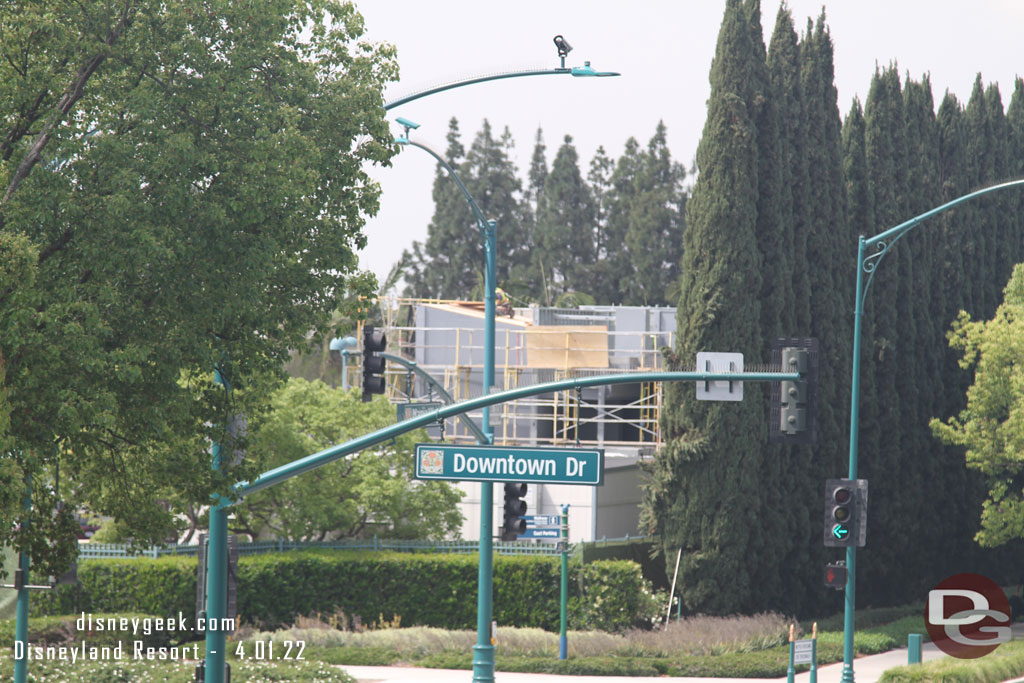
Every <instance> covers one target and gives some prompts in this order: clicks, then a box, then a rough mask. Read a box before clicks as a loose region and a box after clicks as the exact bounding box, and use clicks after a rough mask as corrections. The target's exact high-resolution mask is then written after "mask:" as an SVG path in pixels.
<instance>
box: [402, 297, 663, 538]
mask: <svg viewBox="0 0 1024 683" xmlns="http://www.w3.org/2000/svg"><path fill="white" fill-rule="evenodd" d="M384 308H385V309H386V310H387V312H388V313H387V320H386V321H385V327H386V330H387V335H388V351H389V352H390V353H393V354H397V355H401V356H402V357H403V358H405V359H407V360H408V361H411V362H414V363H416V366H417V368H418V369H419V370H422V371H424V372H425V373H426V374H428V375H429V376H430V379H429V380H428V379H424V378H422V377H421V376H420V375H419V373H414V372H412V371H410V370H407V369H405V368H402V367H401V366H400V365H398V364H397V363H389V366H388V391H389V396H390V398H391V400H392V401H393V402H395V403H397V404H399V405H400V406H401V412H402V413H404V414H410V413H411V412H412V411H414V410H415V407H416V406H415V404H418V403H428V404H435V405H436V403H437V402H446V401H447V400H449V399H451V400H454V401H460V400H465V399H468V398H473V397H476V396H480V395H481V394H482V386H483V365H484V307H483V304H482V303H481V302H467V301H428V300H421V299H394V300H392V301H390V302H388V305H387V306H385V307H384ZM675 329H676V316H675V309H674V308H653V307H636V306H581V307H579V308H572V309H563V308H544V307H539V306H531V307H529V308H517V309H514V312H513V315H511V316H499V317H498V319H497V321H496V325H495V354H494V355H495V373H494V376H495V385H496V386H495V387H493V389H492V392H491V393H494V392H496V391H503V390H505V389H512V388H516V387H524V386H529V385H533V384H539V383H542V382H548V381H553V380H560V379H567V378H572V377H580V376H587V375H607V374H614V373H628V372H641V371H656V370H663V369H664V367H663V359H662V354H661V349H662V348H664V347H669V348H671V347H672V346H673V343H674V341H675V340H674V336H675ZM661 405H662V393H661V385H660V383H657V382H643V383H636V384H616V385H611V386H600V387H592V388H585V389H579V390H577V389H573V390H568V391H559V392H552V393H550V394H546V395H540V396H533V397H529V398H523V399H518V400H515V401H510V402H508V403H504V404H499V405H495V406H493V407H492V408H491V425H492V427H493V429H494V442H495V444H497V445H515V446H544V445H555V446H570V447H571V446H576V445H579V446H582V447H597V448H603V449H604V450H605V480H604V485H603V486H601V487H583V486H564V485H546V484H542V485H537V486H531V487H530V489H529V492H528V494H527V503H528V505H529V509H530V514H542V515H543V514H557V513H558V511H559V509H560V506H561V505H563V504H569V505H570V512H569V515H570V538H571V539H572V540H573V541H578V540H597V539H600V538H602V537H606V538H620V537H623V536H635V535H638V534H639V533H641V532H640V530H639V508H640V499H641V495H642V494H641V490H640V480H641V475H640V472H639V469H640V466H639V461H640V460H642V459H643V458H644V457H647V456H649V455H651V454H652V453H653V452H654V451H655V449H656V448H657V447H658V445H659V444H660V432H659V426H658V425H659V421H658V417H659V412H660V410H661ZM469 418H470V419H471V420H473V421H474V422H476V423H477V424H479V423H480V418H481V414H480V413H479V412H477V413H475V414H474V413H470V414H469ZM428 431H429V432H430V433H431V435H432V437H433V438H435V439H443V440H444V441H446V442H455V443H459V442H464V443H473V442H475V438H474V436H473V434H472V432H471V431H470V430H469V429H467V427H466V425H465V423H464V422H463V421H461V420H459V419H456V418H450V419H448V420H446V421H444V423H443V424H441V425H437V426H435V427H434V428H432V429H430V430H428ZM459 486H460V487H461V488H462V489H463V490H464V491H465V492H466V497H465V498H464V499H463V501H462V504H461V506H460V507H461V509H462V512H463V514H464V516H465V517H466V523H465V524H464V525H463V537H464V538H467V539H468V538H474V537H475V535H476V534H477V533H478V532H479V500H480V494H479V488H480V487H479V485H478V484H475V483H471V482H463V483H460V484H459ZM495 498H496V499H497V501H496V502H497V503H498V504H500V501H501V497H500V496H495ZM496 514H497V517H496V519H501V513H500V510H499V511H497V512H496Z"/></svg>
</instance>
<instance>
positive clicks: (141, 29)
mask: <svg viewBox="0 0 1024 683" xmlns="http://www.w3.org/2000/svg"><path fill="white" fill-rule="evenodd" d="M362 32H363V22H362V18H361V17H360V16H359V14H358V13H357V12H356V11H355V9H354V7H353V6H352V5H351V4H347V3H342V2H335V1H333V0H308V1H307V0H275V1H274V2H272V3H270V4H264V5H261V7H260V11H258V12H255V11H253V9H252V6H251V5H249V4H239V3H231V2H227V1H224V0H208V1H206V2H196V1H194V0H175V1H172V2H152V1H150V0H105V1H103V2H92V3H77V2H70V1H63V0H57V1H55V2H49V3H43V4H38V3H36V4H31V3H30V4H25V3H14V4H10V3H8V4H5V5H3V6H2V7H0V46H2V47H0V50H2V52H3V55H2V56H3V58H2V59H0V127H2V129H0V193H2V194H0V254H2V258H0V264H2V265H0V353H2V358H3V364H4V368H5V370H6V379H5V382H4V385H3V387H2V390H0V394H2V396H3V397H4V399H5V401H6V405H5V407H4V408H3V409H2V410H0V417H3V416H9V419H10V422H9V427H8V428H7V429H6V430H4V431H3V432H2V433H0V441H3V442H5V445H6V446H7V453H8V456H7V457H8V460H9V462H10V463H13V465H11V466H7V467H5V468H4V469H3V472H4V474H3V476H4V481H3V482H2V486H0V488H2V489H4V490H5V491H7V490H21V489H22V488H23V484H22V483H21V480H22V478H23V477H25V476H28V475H32V476H33V488H36V489H38V490H39V491H40V497H43V496H42V493H43V492H44V491H51V493H52V495H49V496H47V497H48V498H49V499H52V500H53V501H54V504H55V503H56V499H57V496H56V495H55V493H56V490H57V484H58V482H57V481H56V466H57V463H58V461H59V463H60V464H61V465H63V466H62V467H60V474H61V477H62V481H61V482H59V491H60V497H62V498H66V499H69V501H70V502H75V503H82V504H85V505H87V506H88V507H90V508H91V509H92V510H93V511H94V512H95V513H98V514H105V515H111V516H115V517H118V518H120V519H123V520H125V521H126V522H128V524H129V526H130V527H131V528H132V531H133V534H134V537H135V538H136V539H137V540H139V541H140V542H155V541H158V540H161V539H162V538H163V537H164V535H165V534H166V533H167V531H168V528H169V524H170V512H169V511H168V510H166V509H164V507H162V506H161V505H160V504H159V498H160V496H159V495H158V493H159V491H161V490H165V489H167V488H172V489H177V490H179V491H187V492H188V494H189V495H190V496H191V497H192V498H193V499H195V500H208V499H209V495H210V493H211V492H212V491H213V490H215V489H216V490H219V491H221V492H224V493H226V492H227V486H228V485H229V484H230V483H231V482H232V481H234V480H236V478H239V477H241V478H245V477H247V476H251V475H252V474H254V473H255V472H254V468H255V467H257V464H255V463H253V462H252V461H247V464H245V465H242V466H240V468H238V470H237V471H231V469H230V468H225V470H224V471H222V472H220V473H217V474H215V473H213V472H211V470H210V467H209V458H208V456H207V455H206V454H205V453H204V452H203V451H204V450H205V449H182V450H180V451H177V452H173V453H165V455H168V456H169V457H159V458H158V457H155V456H154V455H153V454H154V452H155V449H154V446H156V445H157V444H161V443H167V442H170V441H171V440H173V438H174V436H175V435H176V434H183V433H193V434H202V435H203V438H206V439H212V440H217V441H224V440H226V438H227V435H226V434H225V432H224V429H225V428H224V425H226V424H227V422H228V416H230V415H233V414H236V413H239V412H245V413H249V414H255V413H256V412H258V410H259V407H260V405H261V404H262V402H263V400H264V397H265V395H266V393H265V392H266V389H267V388H268V387H270V386H271V385H272V384H273V382H274V378H275V377H277V376H279V375H280V372H281V370H280V368H281V366H282V363H283V361H284V360H285V359H286V357H287V352H288V349H289V347H292V346H298V345H299V344H300V343H301V342H302V341H303V340H304V339H305V336H306V335H307V333H308V332H309V331H310V330H321V329H323V328H325V327H326V325H327V323H328V322H329V320H330V314H331V312H332V311H333V310H334V309H335V308H336V307H337V303H338V299H339V297H340V296H341V295H342V294H343V292H344V290H345V288H346V284H349V285H352V286H355V287H356V288H360V287H361V288H364V289H366V288H367V287H368V286H369V285H370V283H371V278H367V277H360V278H355V279H354V280H353V277H354V276H355V275H356V273H357V261H356V256H355V251H356V249H358V248H360V247H362V246H363V245H364V243H365V238H364V237H363V236H362V234H361V233H360V228H361V226H362V225H363V222H364V219H365V217H366V216H367V215H368V214H371V213H373V212H374V211H375V210H376V208H377V200H378V189H377V186H376V184H375V183H374V182H373V181H372V180H371V179H370V178H369V176H367V175H366V172H365V171H364V164H365V163H368V162H369V163H387V162H388V159H389V158H390V156H391V155H392V153H393V152H394V150H393V144H392V141H391V137H390V134H389V132H388V128H387V125H386V122H385V120H384V117H383V114H384V111H383V107H382V106H381V102H382V96H381V93H382V89H383V87H384V84H385V83H386V82H387V81H389V80H392V79H394V78H395V76H396V74H397V68H396V64H395V61H394V52H393V49H392V48H391V47H389V46H379V45H372V44H369V43H365V42H363V41H361V40H360V35H361V34H362ZM214 367H219V368H220V370H221V372H222V374H223V375H224V376H226V377H227V378H228V380H229V381H230V383H231V385H232V386H233V387H234V389H235V391H233V392H231V393H230V397H231V398H230V400H226V397H227V396H229V395H228V394H226V393H225V392H224V391H223V389H222V388H220V387H218V386H217V385H215V384H214V381H213V369H214ZM200 440H202V438H201V439H200ZM3 513H4V517H3V519H0V528H3V529H8V528H10V527H11V525H12V523H13V522H14V518H13V517H12V515H11V510H10V506H5V507H4V509H3ZM34 516H35V518H36V520H37V522H38V521H39V520H41V519H44V518H47V517H52V514H51V510H48V509H46V507H45V506H43V507H40V508H39V509H37V510H36V511H35V512H34ZM27 528H28V529H42V526H41V524H39V523H36V524H34V525H32V524H30V525H28V527H27ZM39 533H42V532H41V531H40V532H39ZM34 534H36V532H32V531H29V532H28V536H29V537H31V536H33V535H34ZM29 537H23V538H18V539H15V544H16V545H17V546H18V547H19V548H22V549H24V548H27V547H28V545H26V544H30V543H31V540H30V538H29ZM36 538H37V540H38V539H40V538H41V537H40V536H38V535H36ZM3 540H4V542H10V541H11V539H10V538H8V537H6V536H5V537H4V539H3Z"/></svg>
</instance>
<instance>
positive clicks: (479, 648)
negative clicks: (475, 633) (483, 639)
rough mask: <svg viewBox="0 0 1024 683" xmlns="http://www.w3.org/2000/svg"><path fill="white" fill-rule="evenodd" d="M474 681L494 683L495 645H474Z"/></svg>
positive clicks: (474, 682)
mask: <svg viewBox="0 0 1024 683" xmlns="http://www.w3.org/2000/svg"><path fill="white" fill-rule="evenodd" d="M473 683H494V646H493V645H474V646H473Z"/></svg>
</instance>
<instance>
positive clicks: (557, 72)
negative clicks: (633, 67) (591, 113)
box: [384, 62, 619, 111]
mask: <svg viewBox="0 0 1024 683" xmlns="http://www.w3.org/2000/svg"><path fill="white" fill-rule="evenodd" d="M618 75H619V74H618V73H616V72H614V71H595V70H594V69H593V68H592V67H591V66H590V62H586V63H585V66H575V67H573V68H571V69H570V68H567V67H565V68H560V69H524V70H522V71H503V72H501V73H496V74H487V75H485V76H474V77H473V78H466V79H463V80H459V81H452V82H451V83H445V84H444V85H438V86H435V87H433V88H429V89H427V90H421V91H420V92H415V93H412V94H411V95H405V96H404V97H399V98H398V99H394V100H391V101H390V102H387V103H385V104H384V111H389V110H391V109H394V108H395V107H399V106H401V105H403V104H406V103H408V102H412V101H414V100H418V99H420V98H421V97H426V96H427V95H433V94H434V93H439V92H444V91H445V90H452V89H454V88H460V87H462V86H464V85H472V84H474V83H486V82H487V81H498V80H502V79H505V78H519V77H521V76H618Z"/></svg>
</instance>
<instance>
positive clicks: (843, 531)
mask: <svg viewBox="0 0 1024 683" xmlns="http://www.w3.org/2000/svg"><path fill="white" fill-rule="evenodd" d="M832 535H833V536H834V537H835V538H836V540H838V541H842V540H844V539H845V538H846V537H847V536H849V535H850V530H849V529H847V528H846V527H845V526H844V525H842V524H836V525H835V526H834V527H832Z"/></svg>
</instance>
